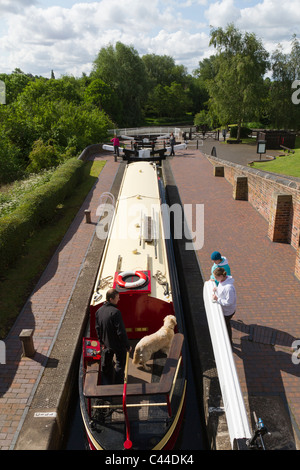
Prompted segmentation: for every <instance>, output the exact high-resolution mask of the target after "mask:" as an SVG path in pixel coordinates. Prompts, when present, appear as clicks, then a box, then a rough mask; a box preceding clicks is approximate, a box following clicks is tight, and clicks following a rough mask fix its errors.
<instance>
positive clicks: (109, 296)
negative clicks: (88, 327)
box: [96, 289, 131, 383]
mask: <svg viewBox="0 0 300 470" xmlns="http://www.w3.org/2000/svg"><path fill="white" fill-rule="evenodd" d="M119 299H120V295H119V293H118V291H116V290H115V289H109V290H108V291H107V293H106V302H105V303H104V304H103V305H102V307H100V308H99V310H97V312H96V330H97V334H98V338H99V341H100V343H101V346H102V347H104V348H105V349H110V350H111V351H110V352H111V354H109V351H106V353H105V356H106V357H105V359H104V357H103V359H104V362H105V370H104V372H105V374H106V375H107V376H108V377H111V376H112V373H113V362H112V357H113V353H115V355H116V365H115V381H116V383H122V382H123V381H124V369H125V363H126V352H127V351H130V349H131V348H130V345H129V341H128V338H127V333H126V330H125V326H124V322H123V318H122V315H121V312H120V310H119V309H118V308H117V303H118V302H119Z"/></svg>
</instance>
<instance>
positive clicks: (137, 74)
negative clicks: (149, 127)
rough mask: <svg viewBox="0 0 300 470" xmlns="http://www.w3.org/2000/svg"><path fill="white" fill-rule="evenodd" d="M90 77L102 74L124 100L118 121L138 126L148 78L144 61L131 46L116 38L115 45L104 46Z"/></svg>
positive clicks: (124, 124) (121, 100) (122, 123)
mask: <svg viewBox="0 0 300 470" xmlns="http://www.w3.org/2000/svg"><path fill="white" fill-rule="evenodd" d="M91 77H92V78H100V79H101V80H103V81H104V83H106V84H108V85H109V86H110V87H111V88H112V89H113V90H114V91H115V92H116V94H117V96H118V98H119V100H120V102H121V103H122V109H121V112H122V122H119V123H118V124H119V125H123V126H127V127H129V126H137V125H138V124H140V123H141V122H142V107H143V104H144V102H145V101H146V99H147V93H148V81H147V74H146V69H145V65H144V63H143V61H142V59H141V58H140V56H139V54H138V52H137V51H136V50H135V49H134V48H133V47H132V46H126V45H125V44H122V43H121V42H117V43H116V45H115V47H114V46H113V45H109V46H108V47H103V48H102V49H101V50H100V52H99V53H98V55H97V57H96V59H95V61H94V65H93V71H92V74H91Z"/></svg>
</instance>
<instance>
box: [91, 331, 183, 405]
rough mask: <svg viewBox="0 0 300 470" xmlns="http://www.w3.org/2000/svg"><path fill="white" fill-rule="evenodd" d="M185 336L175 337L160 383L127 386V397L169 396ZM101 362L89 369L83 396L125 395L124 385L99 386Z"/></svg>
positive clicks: (177, 334)
mask: <svg viewBox="0 0 300 470" xmlns="http://www.w3.org/2000/svg"><path fill="white" fill-rule="evenodd" d="M183 341H184V336H183V335H182V334H181V333H176V334H175V335H174V338H173V341H172V345H171V349H170V353H169V356H168V357H167V360H166V363H165V365H164V368H163V372H162V375H161V378H160V381H159V382H157V383H148V382H145V383H136V384H127V391H126V395H127V396H137V395H152V394H168V393H170V391H171V388H172V385H173V380H174V376H175V372H176V370H177V365H178V360H179V358H180V355H181V350H182V345H183ZM99 365H100V363H99V362H94V363H92V364H91V365H89V366H88V367H87V370H86V376H85V382H84V388H83V394H84V396H85V397H87V398H104V397H117V396H122V394H123V387H124V386H123V384H112V385H99V384H98V376H99Z"/></svg>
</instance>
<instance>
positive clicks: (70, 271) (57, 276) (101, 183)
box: [0, 155, 119, 450]
mask: <svg viewBox="0 0 300 470" xmlns="http://www.w3.org/2000/svg"><path fill="white" fill-rule="evenodd" d="M103 158H104V156H103ZM118 167H119V165H118V164H116V163H114V158H113V156H112V155H110V156H109V157H107V163H106V165H105V166H104V168H103V170H102V172H101V173H100V175H99V178H98V180H97V182H96V184H95V185H94V187H93V189H92V190H91V192H90V193H89V195H88V196H87V198H86V200H85V202H84V204H83V206H82V207H81V209H80V211H79V212H78V214H77V216H76V217H75V219H74V220H73V222H72V224H71V226H70V228H69V230H68V231H67V233H66V235H65V237H64V239H63V240H62V242H61V244H60V245H59V247H58V248H57V250H56V252H55V254H54V256H53V258H52V259H51V261H50V262H49V264H48V266H47V267H46V269H45V271H44V273H43V275H42V276H41V278H40V280H39V282H38V284H37V286H36V288H35V289H34V291H33V293H32V295H31V296H30V298H29V299H28V301H27V303H26V304H25V306H24V308H23V310H22V312H21V313H20V315H19V317H18V319H17V321H16V322H15V324H14V326H13V328H12V329H11V331H10V333H9V335H8V336H7V338H6V340H5V344H6V364H0V449H1V450H9V449H13V448H14V446H15V443H16V440H17V438H18V434H19V431H20V429H21V427H22V424H23V422H24V419H25V417H26V414H27V411H28V407H29V406H30V403H31V401H32V399H33V396H34V392H35V390H36V387H37V386H38V384H39V381H40V379H41V376H42V374H43V371H44V367H45V364H46V360H47V357H49V355H50V353H51V350H52V348H53V345H54V342H55V339H56V336H57V334H58V331H59V329H60V325H61V323H62V321H63V318H64V313H65V311H66V308H67V306H68V301H69V299H70V296H71V294H72V291H73V289H74V287H75V284H76V280H77V278H78V275H79V273H80V269H81V266H82V262H83V260H84V258H85V255H86V253H87V250H88V247H89V244H90V242H91V239H92V237H93V234H94V231H95V224H94V223H95V222H97V216H96V209H97V207H98V205H99V199H100V196H101V195H102V194H103V193H104V192H106V191H109V190H110V188H111V185H112V182H113V180H114V177H115V174H116V172H117V170H118ZM102 202H103V201H102ZM85 209H90V210H91V215H92V222H94V223H92V224H86V223H85V215H84V210H85ZM22 329H34V336H33V338H34V346H35V349H36V353H35V356H34V357H33V358H32V359H31V358H22V357H21V354H22V348H21V342H20V340H19V334H20V332H21V330H22Z"/></svg>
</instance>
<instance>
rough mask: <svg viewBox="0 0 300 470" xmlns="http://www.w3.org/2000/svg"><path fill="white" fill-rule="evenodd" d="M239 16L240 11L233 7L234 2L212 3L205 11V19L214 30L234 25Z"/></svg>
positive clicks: (225, 0) (228, 0)
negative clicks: (230, 24)
mask: <svg viewBox="0 0 300 470" xmlns="http://www.w3.org/2000/svg"><path fill="white" fill-rule="evenodd" d="M240 16H241V12H240V9H239V8H237V7H235V6H234V0H221V1H219V2H215V3H212V4H211V5H210V6H209V7H208V9H207V10H206V11H205V17H206V18H207V20H208V23H209V25H210V26H213V27H214V28H218V27H225V26H226V25H227V24H228V23H235V22H236V21H237V20H238V19H239V18H240Z"/></svg>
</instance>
